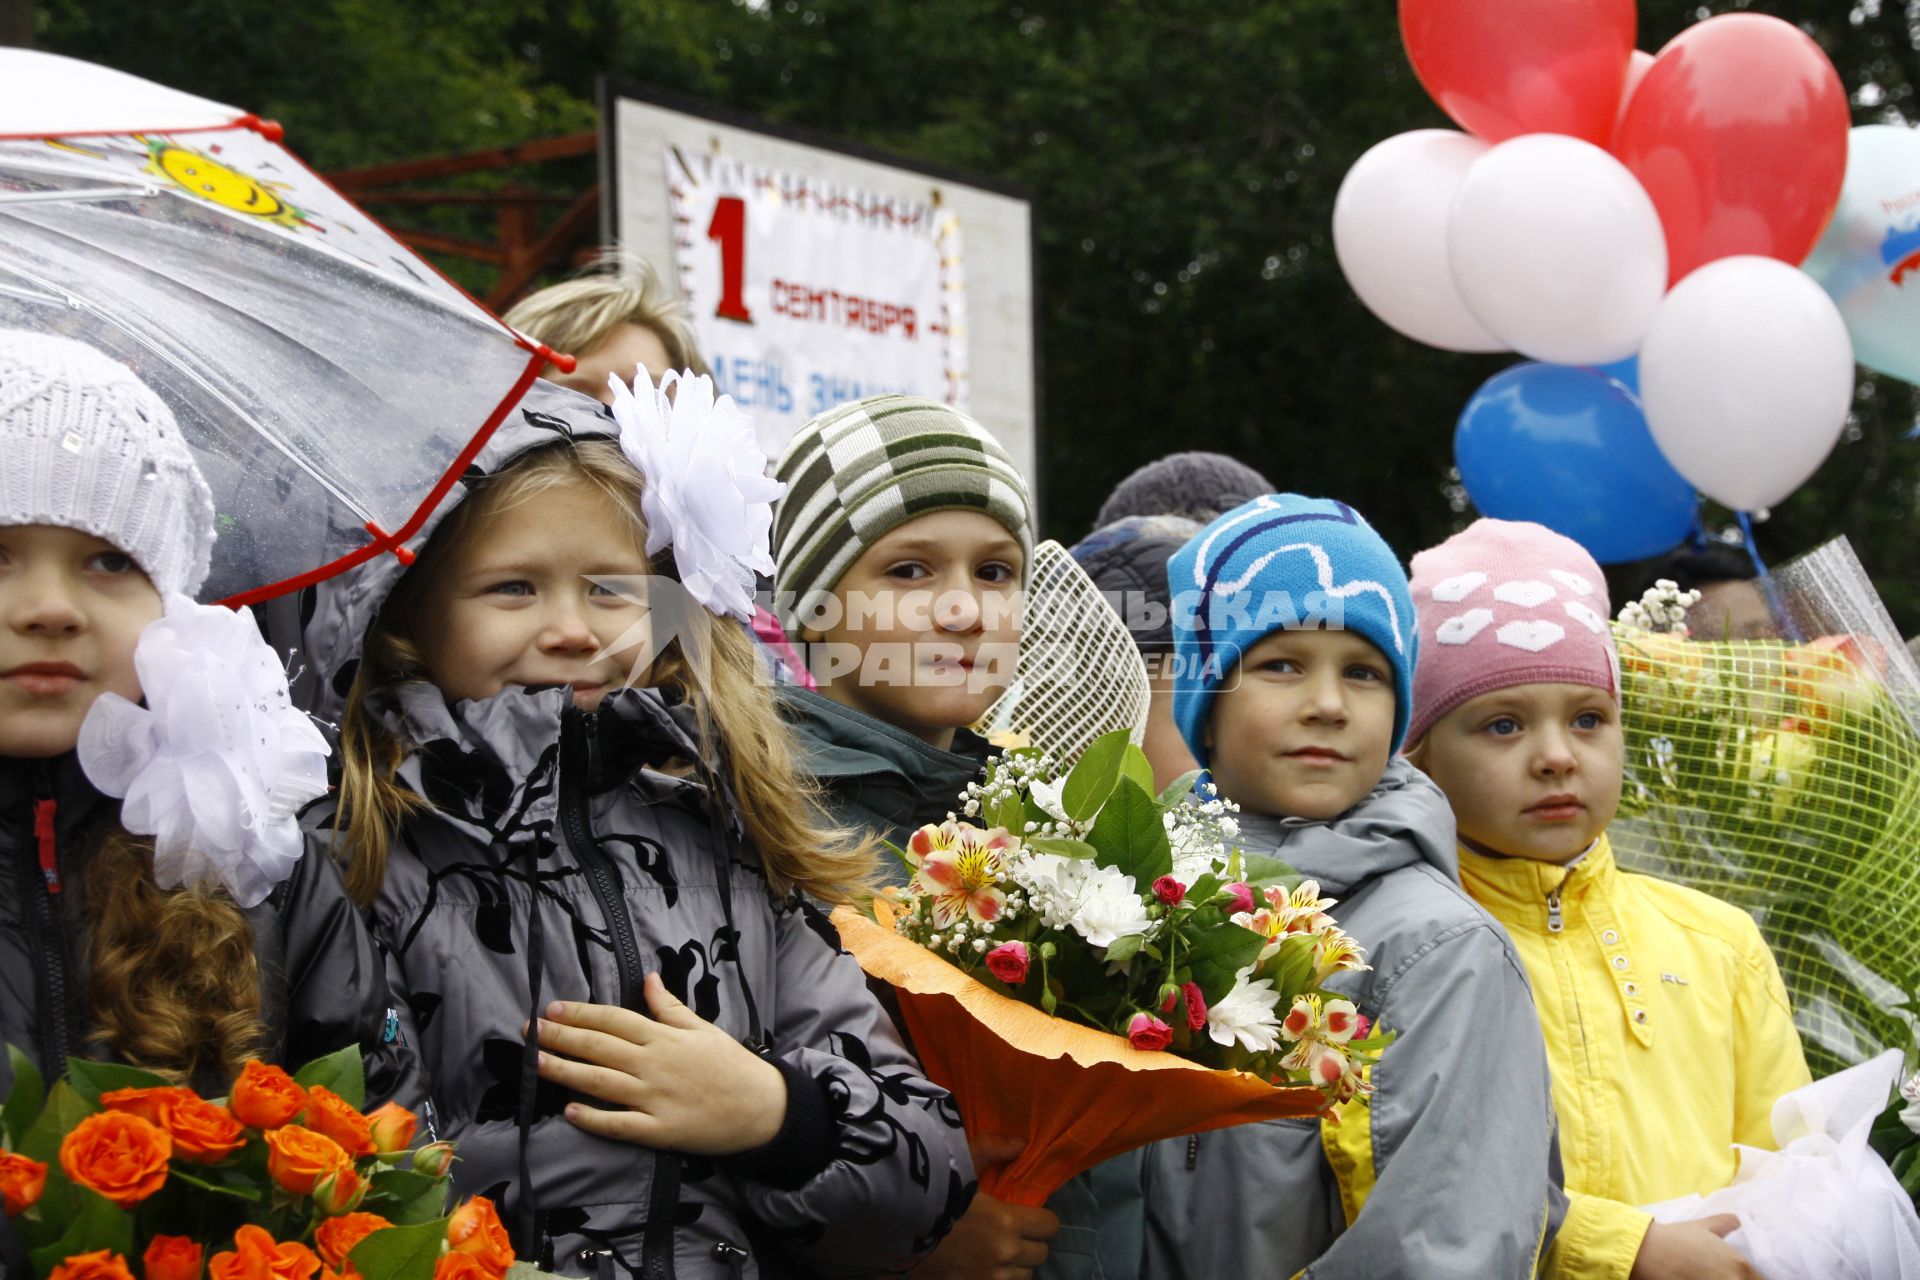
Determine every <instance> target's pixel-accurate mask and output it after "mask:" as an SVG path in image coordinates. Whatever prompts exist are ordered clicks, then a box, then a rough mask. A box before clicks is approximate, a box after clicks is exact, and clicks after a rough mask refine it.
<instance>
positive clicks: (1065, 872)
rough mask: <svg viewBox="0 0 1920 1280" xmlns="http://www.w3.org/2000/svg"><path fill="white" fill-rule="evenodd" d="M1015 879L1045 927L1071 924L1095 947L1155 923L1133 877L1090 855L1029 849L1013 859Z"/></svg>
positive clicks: (1140, 930) (1147, 931)
mask: <svg viewBox="0 0 1920 1280" xmlns="http://www.w3.org/2000/svg"><path fill="white" fill-rule="evenodd" d="M1012 875H1013V879H1014V881H1015V882H1016V883H1018V884H1019V885H1020V886H1021V887H1022V888H1024V889H1025V890H1026V891H1027V895H1028V899H1029V902H1030V904H1031V909H1032V910H1034V911H1037V912H1039V914H1040V919H1041V922H1042V923H1043V924H1045V925H1046V926H1047V927H1048V928H1049V929H1064V928H1070V929H1072V930H1073V931H1074V932H1075V933H1077V934H1079V935H1080V936H1081V937H1083V938H1085V939H1086V940H1087V942H1088V943H1089V944H1090V945H1092V946H1096V947H1110V946H1112V945H1113V944H1114V942H1116V941H1117V940H1118V939H1120V938H1124V937H1128V936H1130V935H1132V934H1146V933H1149V932H1151V931H1152V929H1153V920H1152V919H1151V918H1150V917H1149V916H1148V915H1147V904H1146V903H1144V902H1142V901H1141V900H1140V891H1139V889H1138V888H1136V887H1135V885H1134V883H1133V877H1132V876H1129V875H1123V874H1121V873H1120V872H1119V871H1117V870H1115V869H1114V868H1112V867H1103V866H1101V865H1099V864H1098V863H1097V862H1095V861H1094V860H1093V859H1091V858H1068V857H1063V856H1061V855H1060V854H1057V853H1033V854H1028V855H1026V856H1024V857H1022V858H1019V859H1016V860H1015V862H1014V865H1013V868H1012Z"/></svg>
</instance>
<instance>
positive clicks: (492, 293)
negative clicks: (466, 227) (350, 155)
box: [326, 133, 600, 314]
mask: <svg viewBox="0 0 1920 1280" xmlns="http://www.w3.org/2000/svg"><path fill="white" fill-rule="evenodd" d="M599 148H600V135H599V134H598V133H570V134H563V135H561V136H559V137H554V138H536V139H534V140H533V141H531V142H522V143H520V144H518V145H516V146H511V147H496V148H493V149H491V150H486V151H467V152H460V153H457V154H453V155H441V156H422V157H419V158H417V159H413V160H400V161H396V162H394V163H392V164H379V165H369V166H367V167H366V168H362V169H347V170H343V171H340V172H337V173H329V174H327V175H326V178H327V181H329V182H331V183H332V184H333V185H334V186H335V187H337V188H338V189H339V190H340V191H341V192H343V193H344V194H345V195H346V196H347V197H348V198H349V199H351V200H353V201H354V202H355V203H356V204H361V205H368V206H375V207H381V206H384V207H383V208H381V222H382V224H383V225H384V226H386V227H387V229H388V230H390V231H391V232H393V234H394V235H396V236H398V237H399V238H400V239H401V240H402V241H404V242H406V243H407V244H408V245H410V246H411V247H412V248H414V249H416V250H418V251H419V252H421V253H428V254H443V255H446V256H449V257H456V258H464V259H466V260H468V261H470V262H479V263H483V264H485V265H487V266H491V267H496V268H498V269H499V275H498V276H497V277H496V279H495V280H494V283H493V287H492V288H490V289H489V290H488V291H487V294H486V296H485V297H484V298H482V299H481V301H483V302H484V303H485V304H486V305H487V306H488V307H489V308H490V309H492V310H493V311H494V312H495V313H496V314H498V313H501V312H504V311H506V310H507V308H509V307H511V306H512V305H513V304H514V302H516V301H517V300H518V299H519V297H520V295H521V294H522V293H524V292H526V290H527V288H528V286H530V285H531V284H532V283H533V282H534V281H535V280H537V279H538V278H539V277H540V275H541V273H542V272H546V271H551V270H555V269H558V268H563V267H566V266H569V265H573V264H574V263H576V262H578V261H582V260H584V259H586V258H588V257H590V256H591V254H592V252H593V250H594V248H595V247H596V246H597V245H598V242H599V231H600V184H599V183H598V182H595V183H594V184H593V185H592V186H591V187H589V188H588V189H587V190H586V191H584V192H582V193H581V194H580V195H578V196H576V197H569V196H565V195H554V194H551V193H547V192H541V191H536V190H533V189H532V188H530V187H528V186H526V185H524V184H520V183H510V184H509V185H507V186H505V187H503V188H502V189H500V190H497V191H448V190H432V189H426V190H422V189H417V188H412V187H409V186H407V184H412V183H431V182H439V181H444V180H445V179H448V178H455V177H460V176H462V175H465V174H473V173H504V172H510V171H512V170H517V169H524V168H527V167H529V166H532V165H539V164H545V163H548V162H551V161H555V160H571V159H577V158H580V157H585V156H592V155H596V154H598V152H599ZM452 205H482V206H492V207H494V208H495V209H496V210H497V211H498V224H497V225H498V234H497V237H496V238H495V240H493V241H491V242H489V241H485V240H479V239H474V238H471V237H466V236H453V235H447V234H445V233H443V232H437V231H427V230H418V229H412V228H408V227H405V226H402V225H400V224H398V223H397V222H395V221H394V220H393V218H392V216H391V215H392V213H393V212H396V211H398V210H400V209H405V208H415V209H418V208H432V207H435V206H452ZM547 206H559V207H560V208H561V212H560V216H559V217H558V218H557V219H555V220H554V221H553V222H551V223H550V224H549V225H547V226H546V227H545V228H544V229H541V227H540V226H539V222H540V219H539V217H538V210H540V209H541V208H543V207H547Z"/></svg>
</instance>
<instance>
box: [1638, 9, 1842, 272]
mask: <svg viewBox="0 0 1920 1280" xmlns="http://www.w3.org/2000/svg"><path fill="white" fill-rule="evenodd" d="M1850 123H1851V121H1850V120H1849V118H1848V112H1847V91H1846V89H1845V88H1843V87H1842V86H1841V84H1840V76H1839V73H1838V72H1836V71H1835V70H1834V69H1833V63H1831V62H1829V61H1828V60H1827V55H1826V54H1824V53H1822V52H1821V51H1820V46H1819V45H1817V44H1815V43H1814V42H1813V40H1812V39H1811V38H1810V37H1809V36H1808V35H1807V34H1806V33H1805V32H1804V31H1801V30H1800V28H1798V27H1796V26H1793V25H1792V24H1790V23H1786V22H1782V21H1781V20H1780V19H1778V18H1769V17H1765V16H1763V15H1761V14H1757V13H1730V14H1725V15H1722V16H1721V17H1718V18H1708V19H1707V20H1706V21H1705V22H1702V23H1699V24H1697V25H1695V26H1693V27H1689V28H1688V29H1687V30H1686V31H1683V32H1682V33H1681V34H1680V35H1679V36H1678V37H1676V38H1675V39H1674V40H1673V42H1672V43H1671V44H1669V45H1667V47H1666V48H1664V49H1662V50H1661V51H1660V56H1659V57H1657V58H1655V59H1654V60H1653V66H1652V67H1651V68H1649V69H1648V71H1647V75H1646V78H1645V79H1644V80H1642V81H1641V82H1640V86H1639V88H1637V89H1635V90H1634V92H1633V99H1632V100H1631V101H1630V102H1628V103H1627V109H1626V112H1625V114H1623V115H1622V116H1621V117H1620V130H1619V132H1618V133H1617V134H1616V135H1615V136H1614V140H1613V153H1614V154H1615V155H1617V156H1619V157H1620V160H1621V162H1622V163H1624V164H1625V165H1626V166H1627V168H1628V169H1630V170H1632V171H1633V175H1634V176H1635V177H1636V178H1638V179H1640V183H1641V185H1642V186H1644V187H1646V189H1647V194H1648V195H1650V196H1652V197H1653V206H1654V208H1656V209H1658V210H1659V211H1660V221H1661V223H1662V224H1663V225H1664V226H1665V227H1666V232H1667V266H1668V273H1669V281H1670V282H1677V281H1679V280H1680V279H1681V277H1683V276H1685V275H1686V274H1687V273H1688V272H1690V271H1692V270H1693V269H1694V268H1696V267H1699V266H1702V265H1704V264H1706V263H1709V262H1712V261H1714V260H1715V259H1717V258H1729V257H1732V256H1734V255H1735V254H1743V253H1753V254H1762V255H1764V256H1766V257H1769V258H1778V259H1780V260H1781V261H1782V262H1790V263H1793V264H1794V265H1795V266H1798V265H1799V264H1800V263H1801V262H1802V261H1803V260H1804V259H1805V258H1806V256H1807V254H1809V253H1811V252H1812V251H1813V246H1814V244H1815V242H1816V241H1818V240H1819V239H1820V233H1821V232H1822V231H1823V230H1825V229H1826V225H1827V220H1828V219H1829V218H1830V217H1832V216H1833V210H1834V207H1835V206H1836V205H1837V204H1838V203H1839V202H1840V185H1841V183H1842V182H1843V181H1844V180H1845V179H1846V176H1847V127H1848V125H1849V124H1850Z"/></svg>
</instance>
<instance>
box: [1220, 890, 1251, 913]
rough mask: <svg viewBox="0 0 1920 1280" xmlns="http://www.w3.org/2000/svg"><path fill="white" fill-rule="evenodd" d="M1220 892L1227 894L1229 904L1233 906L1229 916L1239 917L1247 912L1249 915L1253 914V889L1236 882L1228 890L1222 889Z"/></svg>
mask: <svg viewBox="0 0 1920 1280" xmlns="http://www.w3.org/2000/svg"><path fill="white" fill-rule="evenodd" d="M1220 892H1222V893H1224V894H1226V895H1227V898H1228V900H1229V902H1230V903H1231V906H1230V908H1229V910H1228V914H1229V915H1236V916H1237V915H1239V914H1241V913H1242V912H1245V913H1246V914H1248V915H1252V914H1253V890H1252V889H1251V888H1249V887H1248V886H1246V885H1244V884H1240V883H1238V882H1236V883H1234V884H1230V885H1228V886H1227V887H1226V888H1224V889H1222V890H1221V891H1220Z"/></svg>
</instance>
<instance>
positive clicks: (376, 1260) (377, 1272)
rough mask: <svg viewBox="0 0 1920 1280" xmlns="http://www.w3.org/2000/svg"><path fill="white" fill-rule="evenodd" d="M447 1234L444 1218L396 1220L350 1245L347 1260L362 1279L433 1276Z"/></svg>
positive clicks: (403, 1279) (415, 1279)
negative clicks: (399, 1221) (405, 1221)
mask: <svg viewBox="0 0 1920 1280" xmlns="http://www.w3.org/2000/svg"><path fill="white" fill-rule="evenodd" d="M446 1238H447V1220H446V1219H445V1218H434V1219H432V1220H431V1221H428V1222H413V1223H408V1224H406V1225H404V1226H401V1225H398V1224H396V1225H394V1226H391V1227H384V1228H382V1229H381V1230H379V1231H376V1232H374V1233H373V1234H372V1235H370V1236H368V1237H367V1238H366V1239H364V1240H362V1241H361V1242H360V1243H359V1244H357V1245H355V1246H353V1248H352V1249H351V1250H349V1251H348V1253H347V1260H348V1261H350V1262H351V1263H353V1269H354V1270H355V1271H357V1272H359V1273H360V1276H361V1277H362V1280H433V1266H434V1263H435V1262H437V1261H439V1258H440V1246H441V1245H442V1244H443V1243H445V1241H446Z"/></svg>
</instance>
